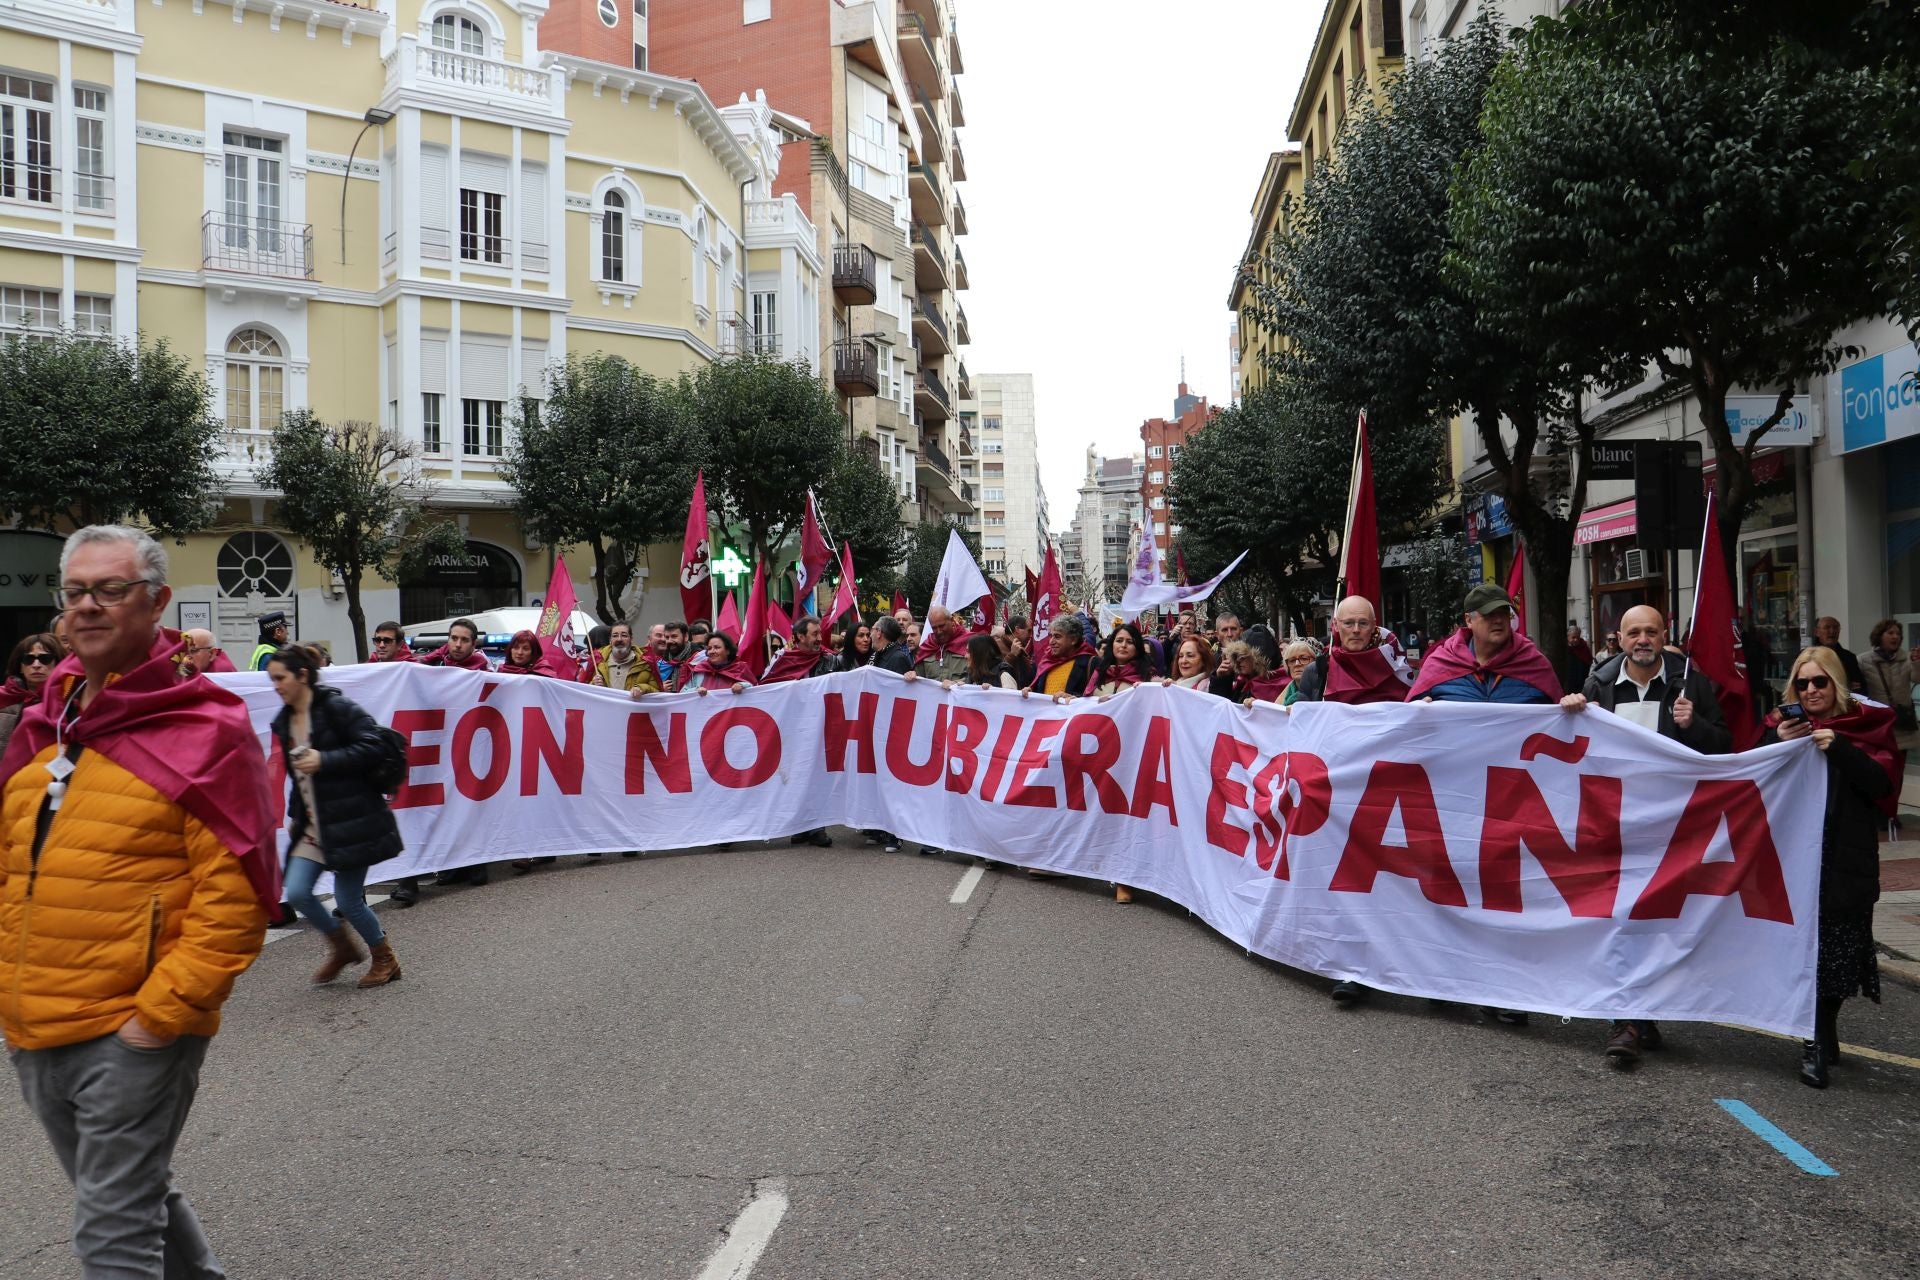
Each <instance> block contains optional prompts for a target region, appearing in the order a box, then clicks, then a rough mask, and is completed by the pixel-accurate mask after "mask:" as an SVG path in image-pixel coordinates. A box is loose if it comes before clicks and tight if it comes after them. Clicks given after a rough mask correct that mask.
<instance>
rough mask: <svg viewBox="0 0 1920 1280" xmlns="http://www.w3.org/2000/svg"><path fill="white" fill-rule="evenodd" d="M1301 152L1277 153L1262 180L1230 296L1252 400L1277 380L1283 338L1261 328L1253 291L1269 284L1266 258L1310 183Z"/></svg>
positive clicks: (1240, 367)
mask: <svg viewBox="0 0 1920 1280" xmlns="http://www.w3.org/2000/svg"><path fill="white" fill-rule="evenodd" d="M1304 175H1305V170H1304V168H1303V167H1302V163H1301V152H1300V149H1299V148H1298V147H1291V148H1288V149H1287V150H1285V151H1276V152H1274V153H1273V154H1272V155H1270V156H1268V157H1267V167H1266V169H1265V170H1263V171H1262V172H1261V174H1260V188H1259V190H1258V191H1256V192H1254V196H1253V209H1252V215H1253V229H1252V230H1251V231H1249V232H1248V233H1247V248H1246V252H1244V253H1243V254H1241V255H1240V269H1239V270H1237V271H1235V272H1234V275H1233V288H1232V290H1231V291H1230V292H1229V293H1228V294H1227V309H1228V310H1230V311H1232V312H1233V321H1234V328H1235V337H1236V339H1237V342H1236V346H1235V350H1237V351H1238V352H1239V359H1238V361H1237V362H1236V369H1237V371H1238V373H1239V375H1240V394H1241V395H1251V394H1252V393H1253V392H1255V391H1258V390H1260V388H1262V387H1264V386H1266V385H1267V380H1268V379H1269V378H1270V377H1271V376H1272V375H1271V374H1270V373H1269V372H1268V361H1269V359H1270V358H1271V357H1272V356H1273V355H1274V354H1276V353H1277V352H1278V351H1279V349H1280V346H1281V343H1280V340H1279V337H1278V335H1276V334H1275V333H1274V332H1273V331H1272V330H1270V329H1267V328H1265V327H1263V326H1261V325H1258V324H1255V323H1254V319H1253V316H1252V314H1251V313H1250V310H1249V308H1250V306H1251V304H1252V303H1253V300H1254V299H1253V288H1254V286H1255V285H1256V284H1264V283H1266V281H1267V278H1268V271H1267V268H1266V265H1265V256H1266V252H1267V246H1268V243H1269V242H1270V241H1271V240H1272V239H1273V237H1274V235H1275V233H1276V232H1278V231H1280V230H1281V228H1282V227H1283V226H1284V225H1285V218H1286V199H1287V197H1288V196H1292V197H1294V198H1296V199H1297V198H1298V197H1299V195H1300V192H1301V190H1302V188H1303V187H1304V185H1305V183H1306V178H1305V176H1304Z"/></svg>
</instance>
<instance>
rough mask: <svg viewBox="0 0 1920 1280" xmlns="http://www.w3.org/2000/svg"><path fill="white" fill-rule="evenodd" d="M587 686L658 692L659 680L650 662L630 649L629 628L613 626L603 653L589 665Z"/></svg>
mask: <svg viewBox="0 0 1920 1280" xmlns="http://www.w3.org/2000/svg"><path fill="white" fill-rule="evenodd" d="M587 683H589V684H593V685H598V686H599V687H601V688H603V689H625V690H626V691H627V692H628V693H633V692H635V691H636V690H638V691H640V692H643V693H659V692H660V676H659V674H658V673H657V672H656V671H655V670H654V666H653V660H652V658H650V657H649V656H648V655H646V654H644V653H641V652H640V651H639V650H638V649H635V648H634V647H633V628H632V627H631V626H630V625H628V624H627V623H624V622H616V623H614V624H613V627H612V629H611V630H610V631H609V633H608V636H607V651H606V653H605V654H604V655H602V656H601V657H600V658H599V659H597V660H596V661H595V662H594V664H593V678H592V679H590V680H589V681H588V682H587Z"/></svg>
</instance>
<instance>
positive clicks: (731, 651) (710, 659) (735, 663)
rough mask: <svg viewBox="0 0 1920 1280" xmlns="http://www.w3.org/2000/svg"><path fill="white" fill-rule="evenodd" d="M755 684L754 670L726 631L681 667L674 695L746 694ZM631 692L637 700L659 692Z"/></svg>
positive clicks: (711, 638)
mask: <svg viewBox="0 0 1920 1280" xmlns="http://www.w3.org/2000/svg"><path fill="white" fill-rule="evenodd" d="M756 682H757V678H756V677H755V675H754V673H753V671H752V669H751V667H750V666H749V665H748V664H747V663H746V662H745V661H743V660H742V659H741V657H740V650H739V648H738V646H736V645H735V644H734V642H733V637H732V636H730V635H728V634H727V633H726V632H724V631H715V632H711V633H710V634H709V635H708V636H707V648H706V652H704V653H702V654H701V655H700V656H699V657H697V658H695V659H694V660H693V661H692V662H689V663H688V664H687V665H686V666H684V667H682V668H680V683H679V684H678V685H677V686H676V687H675V688H674V692H675V693H688V692H694V693H698V694H699V695H700V696H701V697H705V696H706V695H707V694H708V693H710V692H712V691H713V690H715V689H730V690H732V691H733V692H734V693H745V692H746V691H747V689H748V688H749V687H751V686H752V685H753V684H755V683H756ZM630 692H631V693H632V695H633V696H634V697H636V698H638V697H640V696H641V695H643V694H646V693H658V692H659V690H658V689H657V688H656V689H647V688H644V687H636V688H634V689H632V690H631V691H630Z"/></svg>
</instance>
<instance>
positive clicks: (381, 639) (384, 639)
mask: <svg viewBox="0 0 1920 1280" xmlns="http://www.w3.org/2000/svg"><path fill="white" fill-rule="evenodd" d="M373 642H374V643H375V644H393V643H394V639H393V637H392V636H375V637H374V638H373Z"/></svg>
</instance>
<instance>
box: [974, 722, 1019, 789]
mask: <svg viewBox="0 0 1920 1280" xmlns="http://www.w3.org/2000/svg"><path fill="white" fill-rule="evenodd" d="M1026 725H1027V722H1026V721H1025V720H1022V719H1021V718H1020V717H1019V716H1008V717H1007V718H1006V719H1005V720H1003V721H1001V722H1000V733H999V736H998V737H996V738H994V740H993V758H992V759H991V760H989V761H988V762H987V776H986V778H985V780H983V781H982V782H981V783H980V798H981V799H982V800H992V799H993V797H994V793H995V792H997V791H998V790H999V789H1000V779H1002V778H1004V777H1006V776H1007V766H1008V765H1009V764H1011V763H1012V761H1013V748H1014V746H1015V744H1017V743H1018V742H1019V741H1020V731H1021V730H1022V729H1024V728H1026Z"/></svg>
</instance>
